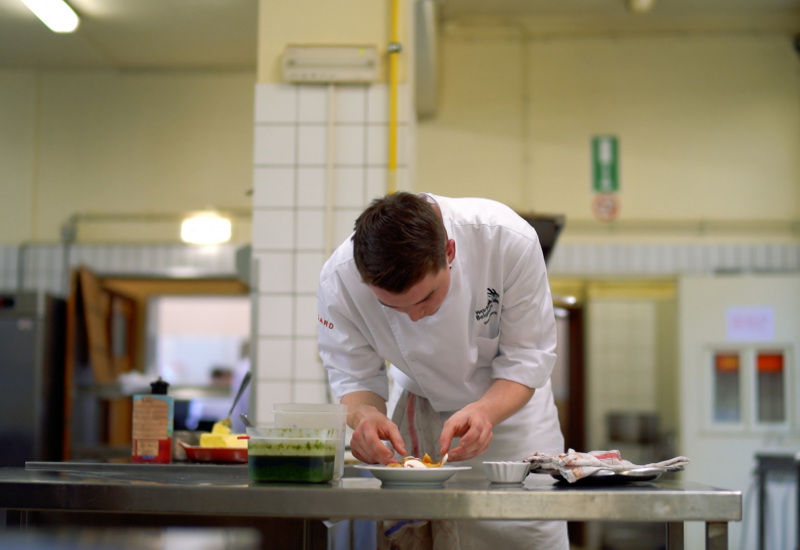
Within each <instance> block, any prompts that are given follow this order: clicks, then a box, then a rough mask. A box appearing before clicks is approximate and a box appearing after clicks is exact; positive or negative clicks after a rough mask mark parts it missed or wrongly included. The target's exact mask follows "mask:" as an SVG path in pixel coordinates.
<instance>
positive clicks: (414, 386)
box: [317, 192, 569, 550]
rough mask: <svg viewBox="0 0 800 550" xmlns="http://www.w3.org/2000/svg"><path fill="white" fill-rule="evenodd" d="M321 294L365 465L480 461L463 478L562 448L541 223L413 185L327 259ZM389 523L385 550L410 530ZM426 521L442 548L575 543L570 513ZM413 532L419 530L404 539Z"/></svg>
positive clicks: (337, 381)
mask: <svg viewBox="0 0 800 550" xmlns="http://www.w3.org/2000/svg"><path fill="white" fill-rule="evenodd" d="M317 298H318V300H317V302H318V306H317V307H318V322H319V325H318V340H319V353H320V356H321V358H322V361H323V364H324V366H325V368H326V369H327V371H328V376H329V380H330V384H331V387H332V390H333V392H334V394H335V395H336V396H337V397H338V398H339V399H340V401H341V402H342V403H345V404H347V405H348V424H349V425H350V427H351V428H353V430H354V431H353V437H352V440H351V450H352V452H353V454H354V456H355V457H356V458H358V459H359V460H361V461H363V462H366V463H371V464H388V463H391V462H397V461H398V459H399V458H401V457H402V456H407V455H414V456H422V455H423V454H424V453H428V454H429V455H431V456H432V457H433V458H434V459H438V458H439V457H441V456H443V455H444V454H445V453H447V454H448V458H449V460H450V461H451V462H458V463H459V465H470V466H472V467H473V468H472V470H470V471H469V472H463V473H459V474H457V475H458V476H460V477H461V478H462V479H463V477H464V476H466V475H473V476H482V475H483V472H482V469H481V462H482V461H484V460H521V459H523V458H524V457H525V456H527V455H528V454H530V453H531V452H533V451H541V452H545V453H549V454H558V453H561V452H563V451H564V441H563V437H562V435H561V431H560V426H559V422H558V416H557V411H556V408H555V405H554V403H553V395H552V391H551V388H550V374H551V372H552V370H553V366H554V364H555V347H556V326H555V317H554V314H553V306H552V298H551V295H550V287H549V284H548V281H547V273H546V268H545V263H544V257H543V253H542V250H541V246H540V244H539V240H538V237H537V235H536V232H535V231H534V229H533V228H532V227H531V226H530V224H528V223H527V222H526V221H525V220H523V219H522V218H521V217H520V216H518V215H517V214H516V213H515V212H514V211H513V210H511V209H510V208H508V207H507V206H504V205H502V204H500V203H498V202H495V201H491V200H487V199H475V198H458V199H454V198H446V197H440V196H434V195H429V194H421V195H413V194H410V193H404V192H399V193H395V194H392V195H388V196H386V197H383V198H381V199H376V200H375V201H373V203H372V204H371V205H370V206H369V207H368V208H367V209H366V210H365V211H364V212H363V213H362V214H361V216H359V218H358V220H357V221H356V226H355V231H354V233H353V235H352V236H351V238H348V239H347V240H346V241H345V242H344V243H343V244H342V245H340V246H339V248H337V249H336V251H335V252H334V253H333V255H332V256H331V258H330V259H329V260H328V261H327V262H326V263H325V265H324V267H323V269H322V272H321V275H320V281H319V289H318V296H317ZM387 365H388V367H387ZM390 379H391V382H390ZM390 390H391V391H390ZM387 402H388V404H389V406H388V408H387ZM387 411H391V412H387ZM390 415H391V418H390ZM384 442H387V443H388V445H387V444H386V443H384ZM384 527H388V528H387V529H386V530H385V531H384V532H382V533H381V529H380V528H379V539H380V538H381V537H383V539H384V540H383V541H382V544H383V546H384V547H388V544H387V543H386V538H387V537H389V538H391V537H395V538H394V539H392V543H393V544H395V546H396V547H399V548H404V547H403V544H402V539H401V538H400V535H401V534H402V530H401V529H397V528H396V526H395V527H392V526H387V525H384ZM428 528H429V529H431V532H430V533H429V534H428V539H427V540H429V541H430V543H431V546H433V547H437V548H445V547H446V548H459V547H460V548H462V549H466V548H489V547H494V548H503V549H510V548H542V549H547V550H553V549H556V550H559V549H564V550H567V549H568V547H569V545H568V542H567V531H566V523H565V522H519V521H514V522H500V521H458V522H431V525H429V526H428ZM412 539H414V540H415V541H418V540H419V533H415V535H414V537H410V538H409V539H408V541H409V542H408V544H407V545H406V546H407V547H409V548H414V547H417V546H416V542H411V541H412ZM379 542H380V541H379ZM456 545H457V546H456Z"/></svg>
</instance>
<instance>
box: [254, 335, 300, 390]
mask: <svg viewBox="0 0 800 550" xmlns="http://www.w3.org/2000/svg"><path fill="white" fill-rule="evenodd" d="M293 346H294V341H293V340H292V339H291V338H259V339H258V349H257V350H256V361H257V368H256V372H255V376H256V378H257V379H258V380H289V379H290V378H291V377H292V370H293V369H292V358H293Z"/></svg>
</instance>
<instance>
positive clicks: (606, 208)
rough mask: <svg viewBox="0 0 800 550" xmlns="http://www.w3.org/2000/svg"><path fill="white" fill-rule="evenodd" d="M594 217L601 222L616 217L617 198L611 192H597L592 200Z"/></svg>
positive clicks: (617, 209)
mask: <svg viewBox="0 0 800 550" xmlns="http://www.w3.org/2000/svg"><path fill="white" fill-rule="evenodd" d="M592 213H593V214H594V217H595V218H597V219H598V220H600V221H603V222H610V221H612V220H615V219H617V215H618V214H619V198H618V197H617V196H616V195H614V194H612V193H599V194H597V195H595V196H594V200H593V201H592Z"/></svg>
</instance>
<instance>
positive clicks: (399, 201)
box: [353, 191, 447, 293]
mask: <svg viewBox="0 0 800 550" xmlns="http://www.w3.org/2000/svg"><path fill="white" fill-rule="evenodd" d="M446 243H447V232H446V231H445V229H444V224H443V223H442V219H441V217H440V215H439V213H438V212H437V211H436V210H434V209H433V207H432V205H431V204H430V203H429V202H428V199H427V198H426V197H424V196H418V195H413V194H411V193H406V192H403V191H400V192H397V193H393V194H391V195H387V196H385V197H383V198H380V199H375V200H374V201H372V204H370V205H369V207H368V208H367V209H366V210H364V212H362V213H361V215H360V216H359V217H358V219H357V220H356V224H355V233H354V234H353V257H354V259H355V262H356V267H357V268H358V272H359V274H360V275H361V278H362V279H363V281H364V282H365V283H367V284H369V285H373V286H376V287H378V288H381V289H383V290H386V291H388V292H393V293H401V292H404V291H406V290H408V289H409V288H411V287H412V286H413V285H415V284H416V283H418V282H419V281H421V280H422V279H424V278H425V277H426V276H427V275H428V274H430V273H436V272H438V271H439V270H441V269H444V268H445V267H447V254H446Z"/></svg>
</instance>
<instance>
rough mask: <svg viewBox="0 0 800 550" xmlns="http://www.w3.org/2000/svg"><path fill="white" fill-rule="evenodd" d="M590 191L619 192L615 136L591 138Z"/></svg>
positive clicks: (617, 153)
mask: <svg viewBox="0 0 800 550" xmlns="http://www.w3.org/2000/svg"><path fill="white" fill-rule="evenodd" d="M592 189H593V190H594V191H595V193H616V192H617V191H619V140H618V139H617V138H616V136H595V137H593V138H592Z"/></svg>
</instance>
